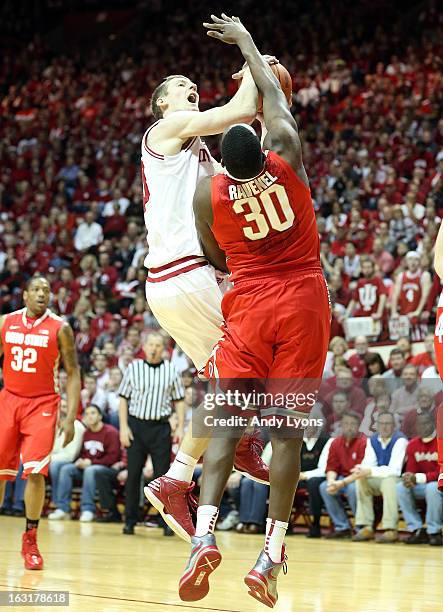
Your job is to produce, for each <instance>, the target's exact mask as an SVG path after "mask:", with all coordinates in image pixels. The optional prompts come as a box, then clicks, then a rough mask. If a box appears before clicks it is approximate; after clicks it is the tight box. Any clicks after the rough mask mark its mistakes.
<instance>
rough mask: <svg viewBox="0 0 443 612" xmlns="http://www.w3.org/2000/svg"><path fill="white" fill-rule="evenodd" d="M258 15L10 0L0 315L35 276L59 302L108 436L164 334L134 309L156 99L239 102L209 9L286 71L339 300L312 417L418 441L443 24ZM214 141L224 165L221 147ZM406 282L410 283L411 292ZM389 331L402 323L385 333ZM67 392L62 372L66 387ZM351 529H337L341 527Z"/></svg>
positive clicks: (1, 85)
mask: <svg viewBox="0 0 443 612" xmlns="http://www.w3.org/2000/svg"><path fill="white" fill-rule="evenodd" d="M103 4H106V10H105V9H104V8H103ZM218 5H220V6H218ZM254 7H255V3H254V2H253V1H252V0H239V1H238V2H236V3H235V5H234V4H233V3H232V2H230V1H227V2H225V3H223V5H221V4H220V3H218V2H215V3H208V2H207V1H206V0H200V1H198V2H191V1H190V0H186V1H185V2H182V3H180V4H179V5H176V4H175V3H173V2H172V1H171V0H153V1H147V0H146V1H143V0H142V1H135V0H134V1H127V2H126V1H125V2H123V1H120V2H119V1H117V0H114V1H112V0H111V1H108V2H106V3H100V2H94V1H92V0H91V1H80V0H70V1H66V2H62V1H61V0H40V1H39V2H35V3H32V8H30V5H29V3H28V2H26V1H25V0H15V1H14V2H12V1H9V0H6V1H5V2H2V4H1V6H0V31H1V37H0V55H1V60H0V313H8V312H11V311H13V310H16V309H18V308H19V307H21V305H22V292H23V287H24V283H25V282H26V280H27V278H29V277H30V276H32V275H33V274H34V273H35V272H40V273H42V274H44V275H46V276H47V278H48V279H49V280H50V282H51V284H52V291H53V297H52V303H51V308H52V309H53V310H54V311H55V312H56V313H58V314H59V315H61V316H63V317H65V318H66V319H67V320H68V321H69V322H70V323H71V325H72V326H73V328H74V331H75V335H76V345H77V350H78V354H79V359H80V364H81V367H82V373H83V389H82V400H81V407H79V415H80V414H81V413H82V411H84V410H85V409H86V408H87V407H88V406H90V405H91V404H94V405H96V406H98V407H99V411H100V418H104V419H105V420H106V421H107V422H108V423H110V424H111V425H113V426H116V427H118V417H117V408H118V387H119V385H120V382H121V378H122V375H123V374H124V371H125V369H126V367H127V366H128V364H129V363H130V362H131V361H132V360H134V359H137V358H143V344H144V342H145V340H146V337H147V334H148V333H149V332H150V331H153V330H159V326H158V324H157V322H156V320H155V318H154V317H153V315H152V313H151V312H150V311H149V308H148V306H147V304H146V301H145V297H144V289H145V288H144V285H145V280H146V270H145V269H144V268H143V259H144V256H145V255H146V253H147V243H146V230H145V227H144V223H143V214H142V213H143V211H142V187H141V181H140V176H139V163H140V142H141V138H142V135H143V133H144V131H145V130H146V129H147V127H149V125H150V124H151V123H152V122H153V118H152V116H151V114H150V110H149V98H150V95H151V93H152V91H153V89H154V87H155V86H156V84H158V82H159V81H160V80H161V79H163V77H165V76H167V75H168V74H171V73H173V74H177V73H183V74H185V75H186V76H189V77H190V78H191V79H193V80H194V81H195V82H196V83H197V84H198V87H199V94H200V108H201V110H205V109H206V108H210V107H211V106H213V105H220V104H223V103H225V102H226V101H227V100H228V99H229V97H230V96H232V95H233V93H234V92H235V88H236V85H235V83H234V82H233V81H232V80H231V79H230V75H231V74H232V73H233V72H234V71H235V70H236V69H237V68H238V66H239V63H240V57H239V53H238V51H236V50H235V49H234V48H233V47H230V46H223V45H217V43H216V42H214V41H210V40H207V39H206V38H205V35H204V31H203V28H202V27H201V22H202V21H203V20H204V18H205V17H207V15H208V14H209V13H211V12H212V13H217V10H220V11H221V10H223V11H225V12H228V13H229V12H232V11H233V12H234V14H236V15H239V16H240V17H241V18H243V20H244V22H245V25H246V26H247V27H248V28H249V29H250V31H251V32H252V34H253V36H254V38H255V40H256V43H257V45H258V46H259V48H260V49H261V50H262V51H263V52H270V53H273V54H275V55H276V56H277V57H278V58H279V60H280V61H281V62H282V63H283V64H284V65H285V66H286V67H287V68H288V70H289V71H290V73H291V75H292V76H293V91H294V94H293V106H292V113H293V114H294V116H295V118H296V119H297V122H298V124H299V127H300V135H301V138H302V141H303V151H304V164H305V167H306V169H307V173H308V176H309V178H310V182H311V190H312V196H313V200H314V205H315V210H316V214H317V222H318V230H319V235H320V240H321V256H322V263H323V266H324V270H325V274H326V277H327V279H328V283H329V287H330V292H331V300H332V306H333V321H332V330H331V345H330V352H329V354H328V360H327V363H326V368H325V381H324V384H323V385H322V391H321V394H320V397H319V403H318V406H317V409H318V410H319V411H320V412H321V414H322V416H323V417H324V419H325V423H326V425H325V436H332V437H334V438H341V437H342V436H343V435H344V434H345V433H346V431H347V429H346V426H343V419H344V418H346V415H348V418H350V419H351V420H352V418H353V417H352V415H354V416H355V414H357V415H358V416H359V421H358V426H357V427H356V431H355V432H354V434H355V435H354V437H357V438H359V437H361V436H372V435H378V434H377V432H378V429H377V428H378V421H379V416H380V415H382V414H385V413H389V414H390V415H392V427H393V428H394V429H395V431H396V432H402V433H401V436H403V435H404V436H406V437H407V438H410V439H411V438H415V437H417V436H418V437H419V438H420V436H421V438H420V439H422V438H427V437H429V435H430V432H427V433H426V432H425V434H426V435H425V434H423V429H420V423H419V422H418V421H419V420H420V419H418V421H417V417H418V416H420V415H423V414H429V415H433V414H434V411H435V407H436V405H438V403H439V399H440V398H439V394H440V392H441V386H440V384H439V379H438V377H437V373H436V371H435V362H434V354H433V333H432V329H433V326H434V324H435V311H436V305H437V301H438V297H439V294H440V291H441V285H440V280H439V279H438V277H437V276H436V275H435V273H434V271H433V267H432V258H433V245H434V242H435V237H436V234H437V230H438V227H439V224H440V221H441V217H442V216H443V215H442V213H443V118H442V106H443V71H442V61H443V60H442V57H443V53H442V51H443V49H442V47H443V13H442V12H441V11H439V10H438V9H439V7H438V3H437V2H434V1H433V0H426V1H424V2H412V1H410V0H406V1H405V2H403V3H402V5H401V10H400V8H398V7H395V5H394V3H386V2H383V1H381V0H372V1H371V2H368V1H366V0H360V1H355V0H354V1H351V0H345V1H343V2H340V3H324V2H320V0H316V1H313V2H297V3H295V2H293V3H288V2H284V0H275V1H274V2H273V4H272V10H269V11H267V12H266V14H263V13H261V12H259V11H257V10H254ZM381 15H383V19H381ZM207 143H208V145H209V147H210V148H211V151H212V153H213V154H214V156H216V157H217V156H218V153H219V150H218V149H219V147H218V143H219V139H218V137H212V138H208V139H207ZM405 272H406V273H407V275H408V276H405ZM406 278H409V279H412V281H413V282H415V285H414V286H413V287H412V289H411V291H412V293H409V294H408V287H406V284H405V283H406V280H405V279H406ZM412 281H411V282H412ZM403 294H404V295H403ZM402 296H403V297H402ZM359 317H362V318H365V319H366V326H367V320H368V318H369V319H372V320H373V321H374V324H375V325H374V326H373V328H372V331H371V333H367V331H366V329H367V327H366V328H364V330H365V333H364V335H362V333H359V334H356V333H352V329H360V331H361V330H362V329H363V328H358V326H357V327H355V322H354V327H353V328H352V329H351V328H350V327H349V325H351V323H352V320H355V319H356V318H359ZM405 317H406V319H407V321H406V322H405ZM400 320H402V321H403V327H402V326H401V325H400V323H399V324H398V325H397V326H396V325H394V324H393V322H394V323H395V322H396V321H398V322H399V321H400ZM159 331H160V333H162V334H163V336H164V339H165V352H164V357H165V359H172V361H173V362H174V363H175V365H176V367H177V369H178V370H179V371H180V372H181V373H184V380H185V381H186V384H185V386H186V387H187V388H189V392H186V393H187V396H186V397H185V401H186V402H187V406H188V408H189V411H191V410H192V406H193V405H195V402H196V401H198V393H196V392H195V386H196V385H195V384H194V383H195V371H194V370H193V367H192V364H191V363H190V362H189V360H188V359H187V357H186V356H185V355H184V354H183V353H182V352H181V350H180V349H179V347H176V346H174V342H173V341H172V339H171V338H169V337H168V335H167V334H166V333H165V332H163V330H159ZM430 332H431V333H430ZM414 341H419V342H420V344H414V343H413V342H414ZM422 342H424V344H421V343H422ZM387 346H388V348H386V347H387ZM379 347H382V348H380V349H379ZM429 381H431V382H429ZM64 385H65V374H64V373H63V372H62V373H61V388H62V394H63V389H65V386H64ZM193 388H194V393H193V391H192V389H193ZM349 414H351V417H349ZM388 420H389V419H388ZM351 429H352V427H351ZM354 429H355V427H354ZM425 429H426V427H425ZM358 432H360V433H358ZM399 435H400V434H399ZM325 436H323V438H324V439H325ZM78 452H80V447H79V449H78ZM431 454H432V453H431ZM319 457H320V455H318V458H319ZM402 466H403V463H402ZM352 467H353V466H350V467H349V466H347V468H349V474H351V471H350V470H351V469H352ZM314 468H315V469H317V468H318V466H314V467H312V469H314ZM310 469H311V468H310ZM411 470H412V467H411ZM326 471H327V470H326V464H325V465H323V472H324V474H326ZM345 471H346V470H345ZM401 471H402V470H401V469H400V472H399V473H398V474H396V476H395V478H397V479H398V482H403V481H401V480H400V474H401ZM430 471H432V470H430ZM408 473H409V472H408ZM324 474H322V475H318V477H321V478H324V477H325V476H324ZM345 477H346V474H345ZM393 477H394V476H393ZM359 479H361V477H359V478H356V480H355V481H352V482H351V483H350V484H349V486H350V487H351V488H352V486H351V485H352V484H353V482H354V487H356V485H355V482H358V481H359ZM234 480H235V479H234ZM421 484H423V483H421ZM236 485H237V489H238V487H239V486H240V483H239V482H236ZM249 486H252V485H250V484H245V485H244V487H249ZM346 486H348V485H346ZM414 486H415V485H414ZM234 488H235V487H234ZM319 488H320V485H319ZM357 488H358V487H356V489H357ZM319 490H320V489H319ZM239 491H241V486H240V489H239ZM324 493H325V495H326V494H327V492H324ZM251 495H252V493H251V492H250V491H248V494H247V499H252V498H251ZM325 495H324V496H323V497H325ZM423 495H425V494H423ZM314 496H315V493H314ZM245 499H246V498H245ZM351 501H352V496H351ZM232 503H234V502H232ZM244 503H245V502H244ZM350 505H351V510H352V504H351V503H350ZM237 506H238V504H237ZM237 506H236V507H237ZM311 510H312V508H311ZM402 510H403V514H404V512H405V511H404V508H402ZM237 511H238V508H237V509H236V510H235V512H237ZM355 511H356V510H355V507H354V512H355ZM328 512H329V513H330V514H331V513H333V511H332V510H330V509H329V508H328ZM437 512H438V509H437ZM311 514H312V513H311ZM263 516H264V514H263ZM342 518H343V517H342ZM249 522H251V523H254V521H249ZM240 523H241V524H248V521H247V520H246V521H245V520H242V521H240ZM411 524H412V523H411ZM340 525H341V528H342V529H340ZM343 525H345V528H343ZM415 527H417V523H414V529H413V530H412V531H414V532H416V531H417V529H419V528H417V529H415ZM420 528H421V527H420ZM336 529H337V525H336ZM346 529H348V527H346V524H345V523H344V522H343V520H342V522H341V523H340V524H339V527H338V529H337V530H338V531H340V530H342V531H346ZM314 531H315V530H314ZM388 531H389V530H388ZM434 531H435V530H434ZM431 535H432V534H431ZM420 537H421V536H420Z"/></svg>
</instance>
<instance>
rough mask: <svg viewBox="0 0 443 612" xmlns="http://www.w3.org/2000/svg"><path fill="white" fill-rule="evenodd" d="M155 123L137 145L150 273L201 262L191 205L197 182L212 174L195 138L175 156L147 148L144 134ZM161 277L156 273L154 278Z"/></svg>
mask: <svg viewBox="0 0 443 612" xmlns="http://www.w3.org/2000/svg"><path fill="white" fill-rule="evenodd" d="M160 121H161V119H160ZM158 123H159V121H157V122H156V123H154V124H153V125H152V126H151V127H150V128H149V129H148V130H147V131H146V133H145V134H144V136H143V140H142V145H141V170H142V182H143V196H144V197H143V203H144V217H145V224H146V228H147V230H148V236H147V240H148V246H149V253H148V255H147V256H146V258H145V266H146V267H147V268H149V269H152V268H153V269H154V270H156V269H157V268H161V267H163V266H166V265H167V264H171V263H175V262H177V265H178V267H180V266H182V265H186V261H190V260H191V258H196V261H199V260H203V259H204V258H203V251H202V248H201V246H200V242H199V239H198V234H197V230H196V227H195V218H194V210H193V207H192V202H193V198H194V193H195V189H196V187H197V184H198V182H199V181H200V180H201V179H202V178H203V177H205V176H212V175H213V174H214V173H215V170H214V166H213V160H212V157H211V154H210V152H209V149H208V148H207V146H206V145H205V143H204V142H202V141H201V140H200V138H199V137H195V138H192V139H191V140H190V141H188V142H187V143H185V144H184V145H183V147H182V150H181V151H180V152H179V153H177V154H176V155H161V154H160V153H156V152H155V151H153V150H152V149H150V148H149V147H148V145H147V138H148V134H149V132H150V130H152V128H153V127H154V126H156V125H158ZM177 260H184V262H185V263H182V262H180V261H177ZM176 268H177V266H175V268H174V269H176ZM170 270H172V269H170ZM155 275H156V274H155ZM161 275H162V272H160V271H159V272H158V276H159V277H160V276H161Z"/></svg>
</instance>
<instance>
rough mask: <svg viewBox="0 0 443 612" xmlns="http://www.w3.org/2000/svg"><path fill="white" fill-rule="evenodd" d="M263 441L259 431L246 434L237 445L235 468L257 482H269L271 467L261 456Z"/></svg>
mask: <svg viewBox="0 0 443 612" xmlns="http://www.w3.org/2000/svg"><path fill="white" fill-rule="evenodd" d="M262 452H263V442H262V440H261V439H260V437H259V436H258V434H257V433H253V434H245V435H244V436H243V437H242V438H241V440H240V442H239V443H238V445H237V449H236V451H235V459H234V470H236V471H237V472H240V473H241V474H243V475H244V476H247V477H248V478H250V479H251V480H255V482H261V484H269V468H268V466H267V465H266V463H265V462H264V461H263V459H262V458H261V454H262Z"/></svg>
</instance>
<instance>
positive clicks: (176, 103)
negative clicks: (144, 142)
mask: <svg viewBox="0 0 443 612" xmlns="http://www.w3.org/2000/svg"><path fill="white" fill-rule="evenodd" d="M257 101H258V92H257V87H256V85H255V82H254V80H253V78H252V76H251V73H250V72H249V71H248V73H247V74H245V78H244V79H243V82H242V84H241V86H240V87H239V89H238V91H237V92H236V94H235V95H234V96H233V97H232V99H231V100H230V101H229V102H228V103H227V104H225V105H224V106H219V107H217V108H211V109H209V110H207V111H204V112H199V111H198V93H197V87H196V85H195V84H194V83H192V82H191V81H190V80H189V79H187V78H186V77H181V76H174V77H170V78H169V79H168V80H166V81H165V82H164V83H163V84H161V85H160V86H159V87H158V88H157V89H156V91H155V92H154V94H153V97H152V101H151V107H152V110H153V113H154V116H156V117H157V118H161V119H163V120H162V121H161V122H160V123H159V124H158V125H157V126H156V127H155V128H154V129H153V130H152V132H151V134H150V135H149V137H148V144H149V146H150V147H151V148H153V149H154V150H155V151H156V152H158V153H161V154H164V155H174V154H175V153H178V152H179V151H180V149H181V147H182V145H183V142H185V141H186V140H188V139H189V138H193V137H194V136H208V135H213V134H221V132H223V131H224V130H225V129H226V128H227V127H229V126H230V125H232V124H233V123H251V122H252V121H253V120H254V118H255V115H256V114H257Z"/></svg>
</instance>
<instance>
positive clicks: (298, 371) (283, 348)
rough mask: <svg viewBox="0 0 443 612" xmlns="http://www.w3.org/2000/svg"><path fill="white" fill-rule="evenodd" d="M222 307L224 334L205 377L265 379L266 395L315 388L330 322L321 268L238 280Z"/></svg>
mask: <svg viewBox="0 0 443 612" xmlns="http://www.w3.org/2000/svg"><path fill="white" fill-rule="evenodd" d="M222 311H223V315H224V320H225V325H224V329H223V332H224V333H223V337H222V338H221V340H220V341H219V342H218V343H217V344H216V346H215V347H214V350H213V351H212V354H211V357H210V358H209V360H208V363H207V364H206V368H205V376H206V377H207V378H210V379H214V378H215V379H224V380H236V379H245V378H246V379H252V380H261V381H265V386H266V391H267V392H269V393H271V395H272V392H273V391H275V392H278V393H279V394H282V393H283V394H285V393H289V392H291V393H293V392H294V391H295V390H296V389H297V390H299V391H300V392H305V391H306V390H309V389H310V387H317V388H318V386H319V383H320V379H321V376H322V374H323V368H324V363H325V359H326V352H327V349H328V343H329V333H330V324H331V314H330V304H329V294H328V289H327V286H326V282H325V279H324V277H323V274H322V273H321V272H317V271H310V272H308V271H307V272H305V273H304V274H300V273H298V275H295V274H294V273H292V274H290V275H289V274H288V275H286V274H285V275H281V276H272V277H268V278H260V279H254V280H251V281H242V282H237V283H235V285H234V288H233V289H231V290H230V291H229V292H228V293H227V294H226V295H225V296H224V298H223V301H222ZM240 385H241V381H240ZM221 387H222V388H223V385H221ZM311 407H312V404H311V405H310V406H308V405H306V406H305V407H304V408H297V410H296V412H297V413H298V412H302V413H305V414H306V413H308V412H309V411H310V408H311ZM262 413H264V412H263V411H262Z"/></svg>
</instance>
